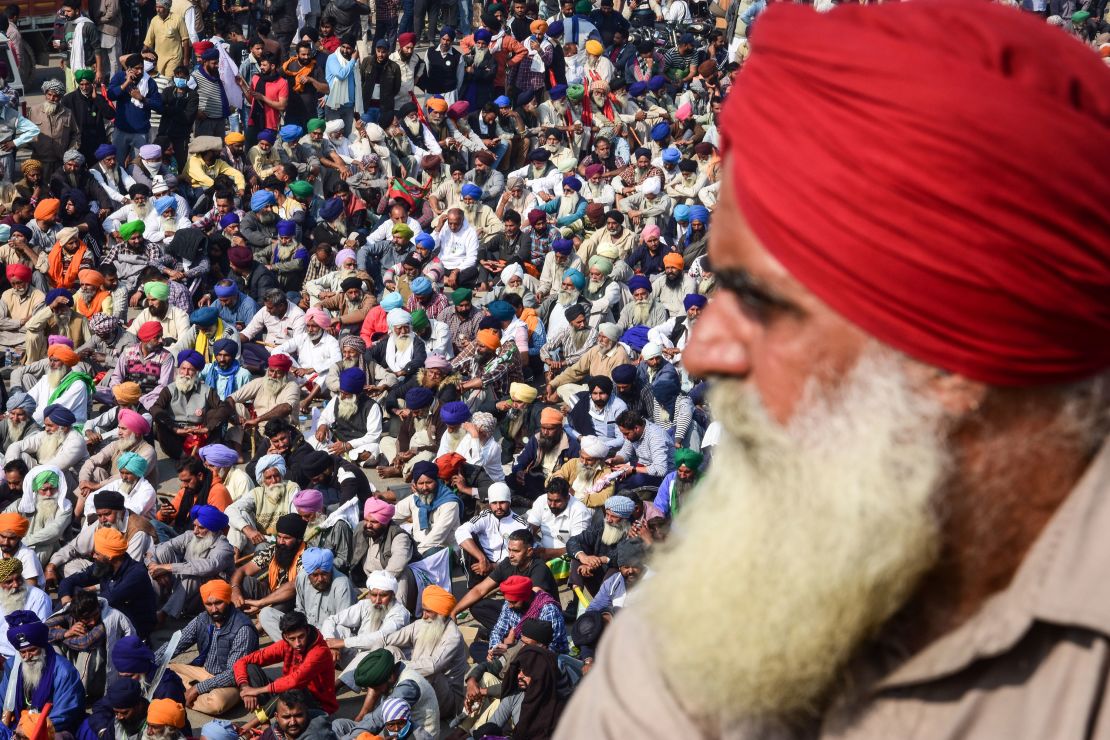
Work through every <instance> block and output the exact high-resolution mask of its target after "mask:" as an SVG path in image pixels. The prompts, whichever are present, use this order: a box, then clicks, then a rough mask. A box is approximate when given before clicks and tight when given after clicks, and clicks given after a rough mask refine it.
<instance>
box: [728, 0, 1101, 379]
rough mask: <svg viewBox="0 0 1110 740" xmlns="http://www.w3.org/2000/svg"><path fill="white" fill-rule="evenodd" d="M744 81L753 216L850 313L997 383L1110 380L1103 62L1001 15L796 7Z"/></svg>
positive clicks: (1044, 30) (737, 103)
mask: <svg viewBox="0 0 1110 740" xmlns="http://www.w3.org/2000/svg"><path fill="white" fill-rule="evenodd" d="M736 87H737V90H736V91H735V92H734V93H733V94H731V95H729V97H728V101H727V103H726V106H725V112H724V116H723V126H722V130H723V133H724V141H723V145H722V148H723V149H724V150H725V151H727V152H729V153H730V154H731V163H730V167H731V172H732V179H733V183H734V187H735V191H736V194H737V199H738V203H739V206H740V208H741V210H742V211H743V214H744V217H745V218H746V219H747V221H748V223H749V224H750V226H751V229H752V231H753V232H754V233H755V234H756V236H758V237H759V239H760V240H761V242H762V243H763V245H764V246H765V247H766V249H767V250H768V251H770V253H771V254H773V255H774V256H775V258H777V259H778V260H779V261H780V262H781V263H782V264H783V265H784V266H785V267H786V269H787V270H789V271H790V272H791V274H793V275H794V277H796V278H797V279H798V280H800V281H801V282H802V283H803V284H804V285H805V286H806V287H808V288H809V289H810V290H812V291H813V292H814V293H815V294H816V295H817V296H818V297H820V298H821V299H822V300H823V301H825V303H827V304H828V305H829V306H831V307H832V308H833V309H834V310H835V311H837V312H838V313H840V314H841V315H842V316H844V317H845V318H847V319H848V320H849V321H851V322H853V323H855V324H856V325H857V326H859V327H860V328H862V329H863V330H864V331H866V332H868V333H869V334H871V335H873V336H874V337H876V338H877V339H879V340H880V341H882V342H884V343H886V344H889V345H891V346H893V347H895V348H897V349H899V350H901V351H903V352H906V353H907V354H909V355H911V356H913V357H915V358H917V359H919V360H921V361H923V362H927V363H929V364H932V365H936V366H939V367H942V368H945V369H947V370H950V371H952V372H957V373H960V374H962V375H965V376H967V377H969V378H973V379H975V380H979V381H982V382H986V383H991V384H997V385H1005V386H1030V385H1044V384H1056V383H1065V382H1068V381H1072V380H1076V379H1080V378H1084V377H1087V376H1090V375H1092V374H1094V373H1097V372H1098V371H1099V370H1101V369H1103V368H1106V367H1107V366H1110V342H1107V341H1106V338H1107V337H1108V336H1110V303H1108V302H1107V296H1108V295H1110V240H1108V239H1107V234H1110V208H1108V207H1107V204H1108V203H1110V177H1107V173H1108V172H1110V147H1106V146H1103V145H1098V146H1093V145H1092V142H1095V141H1102V142H1106V141H1110V70H1107V68H1106V66H1105V65H1104V64H1103V63H1102V61H1101V60H1100V59H1099V58H1098V56H1097V55H1094V54H1092V53H1091V51H1090V49H1088V48H1086V47H1084V46H1083V45H1082V44H1077V43H1075V39H1074V38H1070V37H1069V36H1068V35H1067V34H1062V33H1060V31H1059V29H1057V28H1052V27H1050V26H1048V25H1046V24H1045V22H1044V20H1043V19H1041V18H1039V17H1037V16H1035V15H1032V14H1028V13H1022V12H1018V11H1015V10H1014V9H1012V8H1008V7H1004V6H1001V5H995V4H991V3H986V2H966V0H919V1H917V2H912V3H891V4H883V5H868V6H861V5H841V6H840V7H838V8H836V10H835V11H833V12H832V13H824V14H821V13H814V12H813V9H812V8H811V7H806V6H802V5H792V4H787V3H783V4H776V5H773V6H772V7H771V8H769V10H768V11H767V12H766V13H765V14H764V15H762V16H760V19H759V33H758V35H756V36H754V37H753V41H752V54H751V57H750V59H749V60H748V62H747V63H746V64H745V65H744V69H743V72H741V74H740V75H739V78H738V80H737V83H736ZM815 122H820V125H819V126H818V129H819V131H818V129H815V128H814V125H815ZM1061 132H1073V134H1074V132H1083V133H1082V135H1068V136H1064V135H1061ZM784 164H786V166H783V165H784ZM814 206H816V207H814Z"/></svg>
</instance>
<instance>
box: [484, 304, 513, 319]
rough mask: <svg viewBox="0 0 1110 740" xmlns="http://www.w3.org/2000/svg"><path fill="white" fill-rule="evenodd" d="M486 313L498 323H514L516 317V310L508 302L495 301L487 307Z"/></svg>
mask: <svg viewBox="0 0 1110 740" xmlns="http://www.w3.org/2000/svg"><path fill="white" fill-rule="evenodd" d="M486 311H488V312H489V315H490V316H492V317H493V318H495V319H497V320H498V321H512V320H513V318H514V317H516V309H515V308H513V306H512V304H511V303H508V302H506V301H493V302H492V303H490V304H489V305H487V306H486Z"/></svg>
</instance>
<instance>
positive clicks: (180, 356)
mask: <svg viewBox="0 0 1110 740" xmlns="http://www.w3.org/2000/svg"><path fill="white" fill-rule="evenodd" d="M186 362H187V363H189V364H190V365H192V366H193V367H195V368H196V369H197V370H198V371H199V370H203V369H204V355H202V354H201V353H200V352H197V351H196V350H195V349H183V350H181V351H180V352H178V353H177V366H178V367H181V365H182V364H184V363H186Z"/></svg>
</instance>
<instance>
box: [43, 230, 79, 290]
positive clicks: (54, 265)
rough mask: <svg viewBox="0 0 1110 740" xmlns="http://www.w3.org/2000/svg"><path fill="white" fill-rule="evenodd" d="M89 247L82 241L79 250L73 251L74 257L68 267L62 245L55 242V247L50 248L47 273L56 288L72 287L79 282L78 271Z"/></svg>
mask: <svg viewBox="0 0 1110 740" xmlns="http://www.w3.org/2000/svg"><path fill="white" fill-rule="evenodd" d="M87 249H88V247H86V246H85V242H84V241H82V242H81V246H79V247H77V251H76V252H74V253H73V257H72V258H71V259H70V261H69V267H66V264H65V258H64V256H63V255H62V252H64V251H65V250H64V249H62V245H61V244H59V243H58V242H54V248H53V249H51V250H50V259H49V260H48V261H49V264H50V266H49V269H47V271H46V274H47V275H48V276H49V277H50V282H51V284H52V285H54V287H56V288H72V287H73V286H74V285H76V284H77V273H79V272H80V271H81V261H82V260H83V259H84V258H85V251H86V250H87Z"/></svg>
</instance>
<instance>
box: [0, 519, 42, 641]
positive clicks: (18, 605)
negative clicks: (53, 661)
mask: <svg viewBox="0 0 1110 740" xmlns="http://www.w3.org/2000/svg"><path fill="white" fill-rule="evenodd" d="M0 526H3V524H2V523H0ZM21 609H25V610H27V611H29V612H32V613H34V614H35V615H36V616H38V618H39V619H40V620H41V621H43V622H45V621H46V619H47V618H48V617H49V616H50V614H51V612H52V611H53V610H52V608H51V605H50V597H49V596H47V594H46V592H45V591H43V590H42V589H41V588H38V587H37V586H32V585H30V584H28V583H27V581H26V579H24V578H23V561H22V560H20V559H19V558H6V559H3V560H0V616H3V617H7V616H8V615H9V614H13V613H15V612H17V611H19V610H21ZM15 654H16V649H15V648H14V647H12V644H11V643H10V642H8V636H7V635H6V634H0V655H3V656H4V658H5V659H7V658H11V657H13V656H14V655H15Z"/></svg>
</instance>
